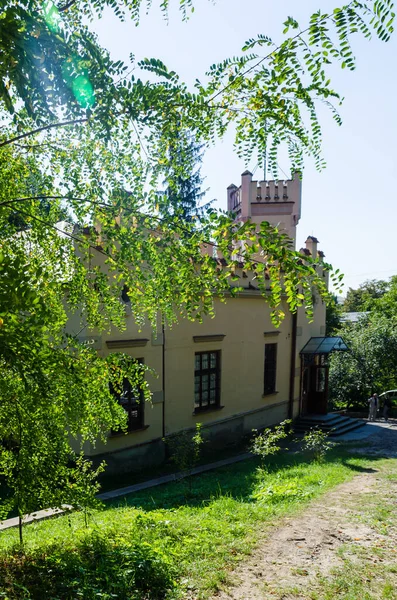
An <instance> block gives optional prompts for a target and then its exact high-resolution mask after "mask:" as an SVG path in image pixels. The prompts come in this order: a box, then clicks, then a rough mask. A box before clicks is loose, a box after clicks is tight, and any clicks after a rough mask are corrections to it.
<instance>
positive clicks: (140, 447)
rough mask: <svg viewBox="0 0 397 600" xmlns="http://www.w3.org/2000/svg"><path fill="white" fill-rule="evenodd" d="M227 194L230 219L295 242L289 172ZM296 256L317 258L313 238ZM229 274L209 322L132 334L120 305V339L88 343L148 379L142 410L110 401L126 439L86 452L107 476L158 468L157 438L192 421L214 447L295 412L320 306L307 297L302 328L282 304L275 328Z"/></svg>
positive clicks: (245, 283)
mask: <svg viewBox="0 0 397 600" xmlns="http://www.w3.org/2000/svg"><path fill="white" fill-rule="evenodd" d="M227 194H228V209H229V210H230V211H233V212H234V213H235V214H236V218H237V219H241V220H246V219H247V218H251V219H253V220H254V221H256V222H258V223H259V222H261V221H263V220H266V221H269V222H270V223H271V224H273V225H278V226H279V228H280V229H281V230H283V231H285V232H286V233H288V235H289V236H290V237H291V239H292V241H293V242H294V243H295V240H296V227H297V225H298V222H299V218H300V207H301V179H300V177H299V175H298V174H296V175H295V176H294V178H293V179H292V180H290V181H285V182H274V181H268V182H256V181H253V180H252V175H251V173H249V172H245V173H243V175H242V181H241V185H240V186H239V187H237V186H235V185H232V186H229V188H228V191H227ZM304 253H306V254H311V255H312V256H314V257H317V256H318V255H319V254H318V250H317V240H316V238H313V237H309V238H308V240H307V242H306V248H305V249H304ZM321 256H322V254H321V253H320V257H321ZM236 274H237V275H239V280H238V281H237V282H236V283H235V285H237V286H238V287H242V288H243V290H242V291H241V292H239V294H238V296H237V297H235V298H230V299H228V301H227V302H226V303H222V302H220V300H218V299H217V298H215V299H214V302H215V311H216V315H215V317H214V318H209V317H204V320H203V322H202V323H194V322H191V321H188V320H183V321H181V322H180V323H179V324H178V325H175V326H173V327H172V328H161V325H160V326H159V327H158V329H157V331H153V330H152V328H151V327H150V326H149V325H147V326H145V327H143V328H141V329H140V330H139V329H138V327H137V325H136V323H135V322H134V319H133V317H132V315H131V311H130V310H128V306H127V307H126V309H127V310H126V317H125V318H126V329H125V330H124V331H122V332H120V331H118V330H113V331H111V333H110V334H107V335H103V336H94V343H95V347H96V349H97V350H98V351H99V352H100V353H102V354H103V355H106V354H107V353H109V352H124V353H126V354H128V355H130V356H131V357H132V358H134V359H137V360H140V361H142V362H144V363H145V364H146V365H148V366H149V367H151V369H153V372H154V373H155V375H154V374H152V375H151V374H149V375H148V376H147V377H148V383H149V385H150V388H151V391H152V394H153V396H152V402H151V403H148V402H140V401H139V399H136V398H134V397H133V395H132V394H131V393H130V392H129V390H128V385H127V386H126V389H125V390H124V391H123V394H122V395H121V397H120V401H121V403H122V405H123V406H124V408H125V410H126V412H127V413H128V429H129V430H128V432H127V433H117V434H110V435H109V439H108V442H107V444H106V445H105V444H102V443H98V444H97V446H96V447H95V448H87V454H91V455H92V456H97V457H98V458H99V457H102V456H103V455H106V462H107V463H108V466H109V468H110V469H111V470H117V471H123V470H125V471H129V470H134V469H138V468H142V467H144V466H146V465H150V464H154V463H159V462H161V460H162V458H163V457H164V442H163V439H164V438H166V437H167V436H169V435H173V434H175V433H178V432H180V431H183V430H190V429H194V428H195V426H196V424H197V423H201V424H202V426H203V429H204V431H205V433H206V435H207V436H208V437H209V438H210V439H212V441H213V443H214V444H215V445H216V444H218V445H223V444H225V443H228V442H231V441H234V440H237V439H239V438H241V437H242V436H244V435H245V434H248V433H250V432H251V430H252V429H260V428H262V427H265V426H269V425H273V424H275V423H278V422H280V421H282V420H283V419H286V418H295V417H296V416H298V415H299V414H300V412H301V411H302V391H301V386H302V377H301V360H300V351H301V349H302V348H303V347H304V346H305V345H306V343H307V342H308V340H309V339H310V338H311V337H313V336H324V335H325V305H324V303H323V301H322V300H321V299H319V298H315V305H314V320H313V321H312V322H311V323H309V322H308V320H307V318H306V316H305V314H304V310H303V309H299V310H298V312H297V314H296V315H292V314H291V313H289V312H288V309H287V307H286V306H285V307H284V308H285V312H286V317H285V319H284V320H283V322H282V323H281V325H280V327H279V328H275V327H274V325H273V324H272V322H271V319H270V309H269V307H268V305H267V303H266V300H265V299H264V297H263V296H262V295H261V293H260V291H259V290H258V289H257V288H256V286H255V280H254V279H253V275H252V274H250V273H247V272H244V271H243V269H240V270H237V273H236ZM324 276H326V274H325V273H324ZM77 327H80V325H79V324H77V323H76V324H73V320H71V323H70V329H71V333H77V332H78V329H77ZM74 328H76V331H74V330H73V329H74ZM80 339H81V340H82V341H84V340H85V339H90V340H92V339H93V336H85V337H81V336H80Z"/></svg>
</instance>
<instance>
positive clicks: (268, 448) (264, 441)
mask: <svg viewBox="0 0 397 600" xmlns="http://www.w3.org/2000/svg"><path fill="white" fill-rule="evenodd" d="M290 424H291V421H290V420H287V421H283V422H282V423H280V425H277V426H276V427H273V428H270V427H268V428H267V429H264V430H263V431H262V433H258V432H257V430H256V429H254V430H253V432H254V439H253V441H252V444H251V446H250V451H251V452H252V454H256V455H257V456H259V457H260V459H261V462H262V466H263V465H264V463H265V460H266V458H267V457H268V456H272V455H273V454H277V453H278V452H279V451H280V450H281V446H280V445H279V444H278V442H280V441H281V440H283V439H285V438H286V437H288V435H289V434H290V433H291V432H292V430H290Z"/></svg>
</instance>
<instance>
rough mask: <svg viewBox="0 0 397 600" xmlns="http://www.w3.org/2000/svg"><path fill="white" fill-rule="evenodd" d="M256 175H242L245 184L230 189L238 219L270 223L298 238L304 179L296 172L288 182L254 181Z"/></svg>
mask: <svg viewBox="0 0 397 600" xmlns="http://www.w3.org/2000/svg"><path fill="white" fill-rule="evenodd" d="M252 177H253V175H252V173H250V171H245V172H244V173H243V174H242V175H241V185H240V186H239V187H237V186H236V185H234V184H232V185H230V186H229V187H228V189H227V207H228V211H229V212H233V213H234V214H235V215H236V219H237V220H241V221H245V220H247V219H252V221H254V222H257V223H260V222H261V221H269V223H271V224H272V225H275V226H278V227H279V229H280V230H282V231H283V232H284V233H287V234H288V235H289V237H291V239H293V240H294V241H295V239H296V226H297V224H298V222H299V219H300V216H301V197H302V179H301V176H300V173H298V172H295V173H294V176H293V178H292V179H288V180H278V181H277V180H268V181H256V180H252Z"/></svg>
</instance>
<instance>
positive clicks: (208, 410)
mask: <svg viewBox="0 0 397 600" xmlns="http://www.w3.org/2000/svg"><path fill="white" fill-rule="evenodd" d="M222 408H225V407H224V406H209V407H208V408H196V410H194V411H193V413H192V414H193V416H194V417H195V416H197V415H203V414H206V413H212V412H217V411H219V410H222Z"/></svg>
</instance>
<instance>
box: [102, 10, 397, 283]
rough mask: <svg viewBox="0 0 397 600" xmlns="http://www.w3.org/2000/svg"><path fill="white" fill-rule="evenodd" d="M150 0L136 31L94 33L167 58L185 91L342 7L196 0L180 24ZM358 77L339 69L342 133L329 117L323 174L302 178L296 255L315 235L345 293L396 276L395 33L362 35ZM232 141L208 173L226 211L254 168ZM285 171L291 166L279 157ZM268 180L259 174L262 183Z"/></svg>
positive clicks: (108, 28)
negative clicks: (255, 44)
mask: <svg viewBox="0 0 397 600" xmlns="http://www.w3.org/2000/svg"><path fill="white" fill-rule="evenodd" d="M158 4H159V0H153V7H152V9H151V10H150V12H149V14H148V15H144V14H143V15H142V20H141V23H140V25H139V27H135V25H134V24H133V23H132V22H131V21H127V22H124V23H121V22H120V21H119V20H118V19H117V18H116V17H114V16H113V14H112V13H111V12H110V11H109V12H106V13H105V16H104V17H103V19H101V20H100V21H99V22H95V23H94V24H93V25H92V28H93V29H94V30H95V31H96V32H97V33H98V35H99V40H100V42H101V43H102V45H104V46H105V47H107V48H108V49H109V50H110V52H111V54H112V57H113V58H115V59H116V58H117V59H123V60H125V61H128V56H129V54H130V53H131V52H132V53H133V54H134V55H135V57H136V59H137V60H139V59H141V58H144V57H149V58H150V57H155V58H161V59H162V60H163V62H165V63H166V65H167V66H168V67H169V68H172V69H174V70H175V71H177V72H178V73H179V75H180V76H181V78H182V79H183V80H185V81H186V82H187V83H188V84H192V83H193V82H194V80H195V79H196V77H197V78H199V79H200V78H203V76H204V73H205V71H206V70H207V68H208V67H209V66H210V65H211V64H213V63H215V62H218V61H221V60H222V59H224V58H226V57H229V56H233V55H236V54H239V53H240V49H241V47H242V45H243V43H244V42H245V41H246V40H247V39H249V38H250V37H254V36H255V35H256V34H258V33H263V34H266V35H269V36H271V37H272V38H273V40H274V41H277V40H281V33H282V29H283V27H282V23H283V21H284V20H285V19H286V17H287V16H288V15H291V16H293V17H295V18H296V19H298V21H299V22H300V24H301V26H302V28H303V27H304V26H306V25H307V23H308V19H309V16H310V15H311V14H312V13H313V12H315V11H316V10H318V9H319V8H320V7H321V9H322V10H323V11H326V10H327V9H332V8H334V7H335V6H339V5H341V4H343V2H341V1H339V2H338V0H333V1H332V0H331V1H330V0H305V2H304V3H298V2H296V0H279V1H278V2H273V1H270V0H245V1H244V2H241V0H217V1H216V2H214V3H212V2H211V1H208V0H195V12H194V14H193V15H192V16H191V18H190V20H189V21H188V22H187V23H183V22H182V20H181V16H180V14H179V13H178V11H177V10H176V7H177V6H178V4H179V2H178V0H171V5H172V6H171V11H170V15H169V22H168V24H167V22H166V21H165V20H164V18H163V17H162V15H161V13H160V11H159V9H158ZM396 28H397V25H396ZM353 49H354V50H355V54H356V56H357V69H356V71H354V72H347V71H346V70H343V71H342V70H333V72H332V73H333V77H332V83H333V86H334V88H335V89H337V91H339V92H340V93H341V95H343V96H344V97H345V102H344V104H343V106H342V108H341V114H342V117H343V121H344V123H343V126H342V127H341V128H340V127H337V125H336V124H335V123H334V121H333V120H332V119H331V116H330V115H328V116H327V115H325V116H324V120H323V137H324V156H325V159H326V161H327V168H326V170H324V171H322V172H321V173H317V172H316V170H315V169H314V165H313V164H312V163H310V162H308V163H307V165H306V168H305V171H304V180H303V206H302V219H301V222H300V225H299V233H298V248H299V247H300V246H302V245H303V242H304V240H305V239H306V237H307V236H308V235H315V236H316V237H317V238H318V239H319V240H320V248H321V249H322V250H323V251H324V252H325V254H326V259H327V260H328V261H329V262H331V263H332V264H333V266H334V267H335V268H337V267H338V268H339V269H340V270H341V271H342V272H343V273H344V274H345V292H346V291H347V288H348V287H349V286H351V287H357V286H358V285H359V284H360V283H361V282H363V281H365V280H366V279H386V278H388V277H390V276H391V275H393V274H397V258H396V256H397V252H396V248H395V246H396V244H397V242H396V238H397V236H396V228H397V207H396V201H397V193H396V192H397V156H396V149H395V142H396V137H397V117H396V97H397V76H396V71H395V66H394V65H395V60H396V58H397V34H396V35H395V36H394V37H393V38H392V40H391V41H390V42H388V43H387V44H385V43H381V42H379V41H377V40H375V39H374V40H372V41H370V42H368V41H367V40H364V39H363V38H361V37H359V36H357V37H356V39H354V42H353ZM232 142H233V140H232V137H231V136H228V137H226V138H225V139H224V141H223V142H222V143H218V144H217V145H216V147H214V148H211V149H210V150H209V151H208V152H207V154H206V157H205V159H204V163H203V167H202V174H203V175H204V176H205V177H206V181H205V186H206V187H209V188H210V190H209V193H208V197H209V198H216V199H217V200H218V201H219V206H221V207H222V208H226V188H227V186H228V185H229V184H230V183H236V184H237V185H238V184H239V183H240V174H241V173H242V172H243V171H244V170H245V169H246V168H249V169H250V170H253V169H254V168H255V167H256V160H255V161H253V163H251V164H248V165H246V164H244V162H242V161H241V160H240V159H238V158H237V156H236V155H235V154H234V152H233V147H232ZM280 166H281V168H282V169H283V170H284V171H285V172H287V173H289V164H288V162H286V161H285V160H283V159H282V158H280ZM257 177H258V178H261V179H262V178H263V175H262V173H261V172H260V170H259V169H258V170H257V171H256V173H255V178H257Z"/></svg>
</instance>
